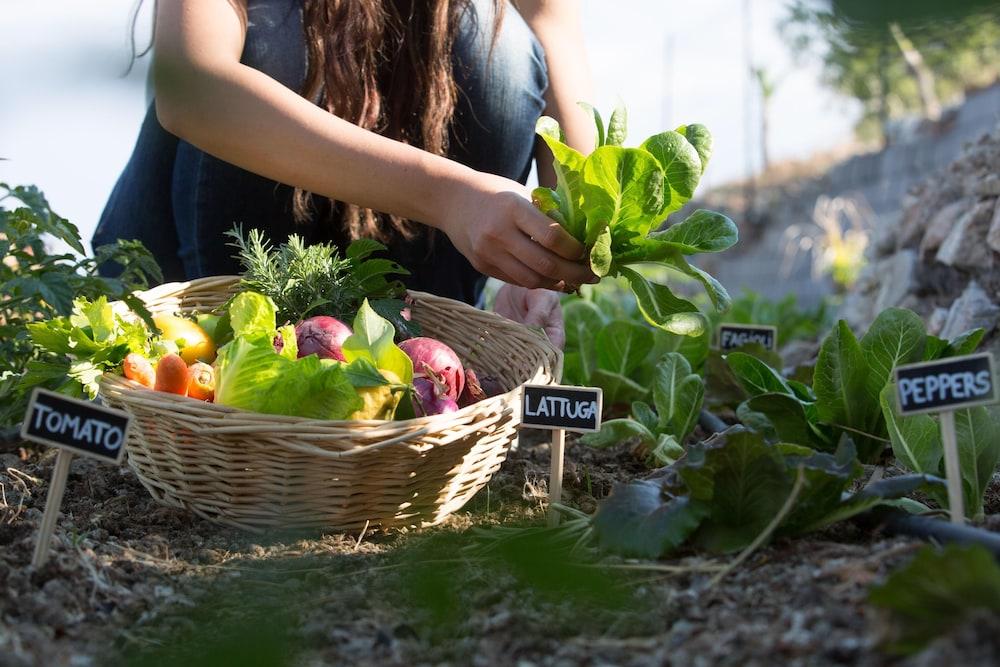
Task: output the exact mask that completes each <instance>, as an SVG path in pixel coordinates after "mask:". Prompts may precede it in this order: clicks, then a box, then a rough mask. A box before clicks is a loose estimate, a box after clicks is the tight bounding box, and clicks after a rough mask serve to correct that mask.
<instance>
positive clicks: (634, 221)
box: [581, 146, 664, 247]
mask: <svg viewBox="0 0 1000 667" xmlns="http://www.w3.org/2000/svg"><path fill="white" fill-rule="evenodd" d="M581 191H582V194H583V212H584V213H585V214H586V216H587V235H586V239H585V243H584V244H585V245H586V246H588V247H590V246H592V245H593V244H594V242H595V241H596V240H597V237H598V236H599V235H600V234H601V232H603V231H604V229H605V227H610V228H611V230H612V234H616V233H619V229H620V230H622V231H634V232H637V233H639V234H642V235H645V234H647V233H649V228H650V227H651V226H652V224H653V223H654V222H655V221H656V219H657V216H658V215H659V213H660V209H661V208H662V207H663V197H664V188H663V171H662V170H661V169H660V165H659V163H657V162H656V159H655V158H654V157H653V156H652V155H650V154H649V153H648V152H646V151H644V150H640V149H637V148H621V147H619V146H601V147H600V148H598V149H596V150H595V151H594V152H593V153H591V154H590V155H589V156H587V159H586V160H585V161H584V163H583V183H582V186H581Z"/></svg>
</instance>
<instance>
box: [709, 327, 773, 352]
mask: <svg viewBox="0 0 1000 667" xmlns="http://www.w3.org/2000/svg"><path fill="white" fill-rule="evenodd" d="M777 340H778V328H777V327H773V326H765V325H763V324H728V323H725V324H721V325H719V333H718V345H719V349H720V350H721V351H723V352H728V351H729V350H736V349H738V348H740V347H743V346H744V345H749V344H751V343H758V344H760V345H762V346H763V347H764V349H766V350H773V349H774V348H775V346H776V345H777Z"/></svg>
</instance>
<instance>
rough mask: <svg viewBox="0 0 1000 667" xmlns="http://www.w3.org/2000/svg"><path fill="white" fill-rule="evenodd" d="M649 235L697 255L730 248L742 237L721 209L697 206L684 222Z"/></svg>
mask: <svg viewBox="0 0 1000 667" xmlns="http://www.w3.org/2000/svg"><path fill="white" fill-rule="evenodd" d="M649 238H650V239H652V240H655V241H659V242H666V243H671V244H673V245H674V247H676V248H677V250H679V251H680V252H681V253H682V254H684V255H694V254H697V253H700V252H721V251H723V250H728V249H729V248H731V247H733V246H734V245H736V242H737V241H739V230H738V229H737V228H736V224H735V223H734V222H733V221H732V220H730V219H729V218H727V217H726V216H724V215H722V214H721V213H716V212H715V211H706V210H704V209H698V210H697V211H695V212H694V213H692V214H691V215H689V216H688V217H687V218H685V219H684V220H682V221H681V222H678V223H677V224H674V225H671V226H670V227H667V228H666V229H665V230H663V231H661V232H653V233H652V234H650V235H649Z"/></svg>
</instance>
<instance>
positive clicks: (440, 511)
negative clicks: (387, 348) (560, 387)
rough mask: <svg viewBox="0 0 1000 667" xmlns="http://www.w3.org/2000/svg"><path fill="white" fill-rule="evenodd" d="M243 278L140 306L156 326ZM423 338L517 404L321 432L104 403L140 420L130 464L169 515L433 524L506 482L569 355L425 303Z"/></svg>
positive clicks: (452, 308) (108, 395) (121, 391)
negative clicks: (163, 315)
mask: <svg viewBox="0 0 1000 667" xmlns="http://www.w3.org/2000/svg"><path fill="white" fill-rule="evenodd" d="M236 284H237V278H235V277H232V276H220V277H214V278H203V279H199V280H193V281H191V282H186V283H168V284H165V285H161V286H159V287H156V288H155V289H151V290H149V291H147V292H144V293H141V294H140V295H139V296H140V297H141V298H142V299H143V300H144V301H145V302H146V303H147V304H148V306H149V308H150V310H151V311H152V312H153V313H160V312H167V313H178V312H179V313H190V312H194V311H209V310H212V309H215V308H217V307H219V306H220V305H222V304H223V303H225V302H226V300H228V299H229V297H230V296H232V294H233V290H234V288H235V286H236ZM412 296H413V297H414V299H415V304H414V305H413V308H412V312H413V317H414V319H415V320H416V321H417V322H419V323H420V325H421V327H422V328H423V332H424V333H425V334H426V335H428V336H432V337H435V338H438V339H440V340H441V341H443V342H445V343H447V344H448V345H450V346H451V347H453V348H454V349H455V351H456V352H457V353H458V355H459V356H460V357H461V358H462V359H463V360H464V361H465V362H467V363H468V364H469V365H470V366H471V367H473V368H475V369H477V370H479V371H481V372H484V373H489V374H492V375H495V376H497V377H498V378H500V380H501V382H502V383H503V384H504V386H505V387H510V388H513V389H512V390H511V391H508V392H507V393H505V394H503V395H500V396H495V397H493V398H490V399H487V400H484V401H481V402H479V403H476V404H475V405H471V406H469V407H467V408H464V409H462V410H459V411H458V412H455V413H452V414H447V415H437V416H433V417H422V418H418V419H411V420H407V421H398V422H384V421H322V420H310V419H303V418H300V417H285V416H278V415H266V414H259V413H251V412H245V411H243V410H237V409H234V408H230V407H226V406H221V405H215V404H212V403H205V402H202V401H197V400H194V399H190V398H186V397H182V396H174V395H171V394H165V393H160V392H153V391H150V390H148V389H145V388H142V387H140V386H139V385H137V384H136V383H134V382H132V381H131V380H126V379H125V378H122V377H119V376H116V375H111V374H108V375H105V377H104V379H103V380H102V381H101V394H102V396H103V398H104V400H105V401H106V402H107V403H108V404H110V405H112V406H114V407H117V408H120V409H123V410H125V411H126V412H128V413H129V414H131V415H132V417H133V425H132V430H131V433H130V437H129V441H128V445H127V450H128V461H129V464H130V465H131V466H132V468H133V469H134V470H135V472H136V474H138V476H139V479H140V480H141V482H142V484H143V485H144V486H145V487H146V488H147V489H148V490H149V492H150V493H151V494H152V495H153V497H154V498H155V499H156V500H158V501H159V502H161V503H163V504H165V505H170V506H173V507H183V508H187V509H189V510H191V511H193V512H194V513H195V514H197V515H198V516H201V517H204V518H206V519H209V520H211V521H216V522H219V523H223V524H227V525H230V526H236V527H239V528H243V529H248V530H261V529H267V528H335V529H341V530H352V529H359V528H362V527H364V526H366V525H371V526H373V527H374V526H381V527H393V526H411V525H428V524H434V523H437V522H439V521H441V520H442V519H444V518H445V517H446V516H447V515H448V514H450V513H451V512H454V511H456V510H458V509H459V508H460V507H462V506H463V505H464V504H465V503H466V502H467V501H468V500H469V499H470V498H471V497H472V496H473V495H474V494H475V493H476V492H477V491H478V490H479V489H481V488H482V487H483V486H484V485H485V484H486V483H487V482H488V481H489V479H490V477H491V476H492V475H493V473H494V472H496V471H497V470H498V469H499V467H500V464H501V463H503V461H504V459H505V458H506V456H507V451H508V449H509V448H510V446H511V444H512V442H513V441H514V439H515V437H516V428H517V425H518V420H519V418H520V400H521V396H520V394H521V393H520V391H518V390H517V389H516V388H517V387H518V386H519V385H521V384H523V383H525V382H533V383H551V382H554V381H556V380H557V379H558V374H559V372H560V367H561V362H562V356H561V353H560V352H559V351H558V350H557V349H556V348H554V347H553V346H552V345H550V344H549V343H548V342H547V341H546V340H544V339H543V338H542V337H540V336H539V335H537V334H535V333H533V332H531V331H530V330H528V329H525V328H524V327H522V326H519V325H517V324H515V323H513V322H510V321H508V320H505V319H504V318H502V317H500V316H498V315H495V314H493V313H488V312H483V311H480V310H477V309H475V308H472V307H470V306H467V305H465V304H462V303H458V302H456V301H452V300H450V299H443V298H440V297H436V296H433V295H430V294H424V293H420V292H415V293H412Z"/></svg>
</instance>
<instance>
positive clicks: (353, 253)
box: [346, 238, 386, 263]
mask: <svg viewBox="0 0 1000 667" xmlns="http://www.w3.org/2000/svg"><path fill="white" fill-rule="evenodd" d="M385 249H386V248H385V245H384V244H382V243H379V242H378V241H376V240H375V239H368V238H363V239H355V240H354V241H351V244H350V245H349V246H347V253H346V254H347V259H349V260H351V261H352V262H355V263H357V262H363V261H364V260H366V259H368V257H370V256H371V255H373V254H374V253H376V252H381V251H383V250H385Z"/></svg>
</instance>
